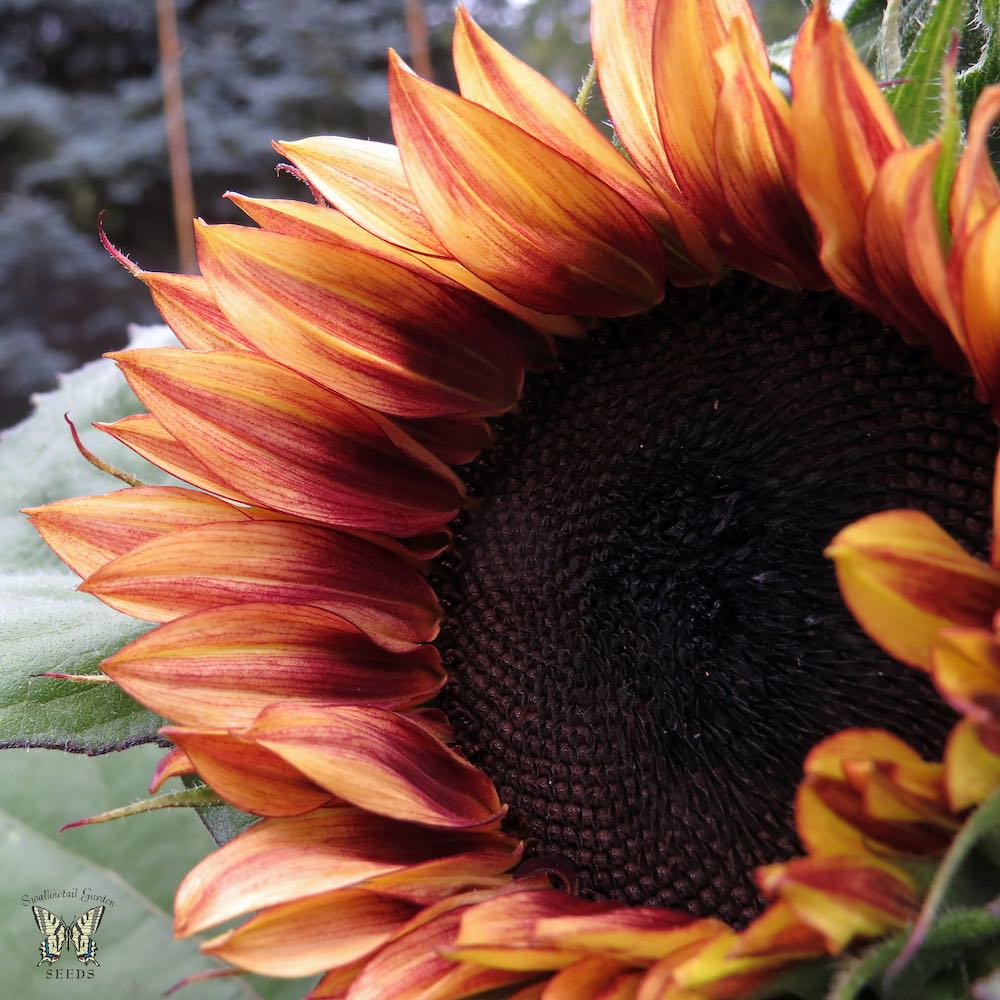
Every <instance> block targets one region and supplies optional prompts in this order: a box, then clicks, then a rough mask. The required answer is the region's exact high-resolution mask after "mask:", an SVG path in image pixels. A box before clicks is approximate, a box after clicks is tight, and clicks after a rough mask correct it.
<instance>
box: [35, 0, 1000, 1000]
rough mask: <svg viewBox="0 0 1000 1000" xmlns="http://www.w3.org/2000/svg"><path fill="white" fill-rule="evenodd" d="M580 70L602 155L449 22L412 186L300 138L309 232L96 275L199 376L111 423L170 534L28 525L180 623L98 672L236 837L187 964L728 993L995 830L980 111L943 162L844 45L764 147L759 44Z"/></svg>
mask: <svg viewBox="0 0 1000 1000" xmlns="http://www.w3.org/2000/svg"><path fill="white" fill-rule="evenodd" d="M591 27H592V39H593V46H594V52H595V57H596V69H597V76H598V78H599V81H600V87H601V91H602V93H603V95H604V98H605V101H606V103H607V106H608V109H609V112H610V115H611V118H612V120H613V123H614V128H615V132H616V135H617V138H618V140H620V144H621V145H622V146H623V147H624V150H625V151H626V154H627V155H623V154H622V152H620V151H619V150H618V149H616V148H615V147H614V146H613V145H612V144H610V143H609V142H607V141H606V139H605V138H604V137H603V136H602V135H601V133H600V132H599V131H598V130H597V129H596V128H595V127H594V126H593V125H591V124H590V122H589V121H588V119H587V118H586V117H585V116H584V115H583V114H582V113H581V111H580V109H579V108H578V107H577V105H576V104H574V102H573V101H571V100H570V99H568V98H567V97H565V96H564V95H563V94H562V93H561V92H560V91H559V90H558V89H557V88H555V87H554V86H553V85H552V84H551V83H550V82H548V81H547V80H545V79H544V78H543V77H541V76H540V75H538V74H537V73H535V72H534V71H533V70H532V69H530V68H529V67H528V66H526V65H524V64H523V63H522V62H520V61H519V60H517V59H516V58H515V57H513V56H512V55H511V54H509V53H508V52H506V51H505V50H504V49H503V48H502V47H500V46H499V45H498V44H497V43H496V42H495V41H493V40H492V39H491V38H490V37H489V36H488V35H486V34H485V33H484V32H483V31H482V30H481V29H480V28H479V27H478V26H477V25H476V24H475V23H474V22H473V21H472V19H471V18H470V17H469V15H468V14H467V13H466V12H465V11H464V10H462V9H461V8H460V9H459V12H458V21H457V28H456V32H455V42H454V60H455V69H456V74H457V78H458V82H459V88H460V91H461V93H460V95H459V94H455V93H452V92H450V91H448V90H445V89H442V88H440V87H437V86H435V85H433V84H431V83H429V82H427V81H424V80H421V79H419V78H418V77H417V76H415V75H413V74H412V73H411V72H410V71H409V70H408V69H407V67H406V66H405V65H404V64H403V63H402V62H401V61H400V60H399V59H398V58H397V57H396V56H395V55H392V54H391V58H390V75H389V90H390V101H391V110H392V120H393V129H394V133H395V138H396V145H394V146H392V145H384V144H379V143H375V142H366V141H358V140H351V139H343V138H330V137H321V138H312V139H306V140H303V141H299V142H279V143H276V144H275V145H276V148H277V149H278V150H279V152H280V153H281V154H282V155H283V156H284V157H286V158H287V160H288V161H289V162H290V164H291V169H292V170H293V172H295V173H296V174H297V175H298V176H299V177H300V179H301V180H303V181H304V182H305V183H306V184H307V185H308V187H309V189H310V190H311V192H312V194H313V196H314V200H313V203H308V202H299V201H282V200H258V199H251V198H247V197H243V196H240V195H230V196H229V197H230V198H231V199H232V200H233V201H234V202H235V203H236V204H237V205H238V206H239V207H240V208H241V209H242V210H243V211H244V212H246V214H247V215H248V216H249V217H250V218H251V219H252V220H253V222H255V223H256V227H241V226H229V225H218V226H207V225H204V224H202V223H199V224H198V225H197V238H198V247H199V262H200V267H201V271H202V274H201V275H200V276H177V275H169V274H159V273H149V272H145V271H143V270H141V269H140V268H139V267H137V266H136V265H135V264H133V263H132V262H130V261H129V260H128V259H127V258H125V257H124V256H123V255H122V254H120V253H119V252H118V251H117V250H116V249H115V248H114V247H112V246H111V244H110V243H107V246H108V248H109V250H111V252H112V253H113V254H114V255H115V256H117V257H118V258H119V260H120V261H121V262H122V263H123V264H124V265H125V266H126V267H128V268H129V269H130V270H131V271H132V272H133V273H134V274H135V275H136V276H137V277H138V278H139V279H141V280H142V281H143V282H145V283H146V284H147V286H148V287H149V289H150V291H151V293H152V296H153V298H154V301H155V302H156V304H157V306H158V307H159V309H160V311H161V312H162V314H163V316H164V318H165V320H166V322H167V323H168V324H169V325H170V327H171V328H172V329H173V331H174V332H175V334H176V335H177V337H178V339H179V340H180V341H181V343H182V344H183V345H184V348H185V349H184V350H175V349H150V350H133V351H126V352H122V353H118V354H115V355H113V357H114V358H115V360H116V361H117V363H118V365H119V367H120V368H121V370H122V371H123V373H124V375H125V377H126V378H127V380H128V381H129V383H130V385H131V386H132V387H133V389H134V390H135V392H136V393H137V395H138V396H139V398H140V399H141V400H142V402H143V403H144V404H145V406H146V408H147V410H148V413H146V414H143V415H139V416H134V417H128V418H126V419H124V420H122V421H119V422H117V423H115V424H111V425H105V426H103V429H104V430H106V431H107V432H108V433H109V434H111V435H112V436H113V437H115V438H117V439H118V440H120V441H123V442H124V443H126V444H127V445H129V446H130V447H131V448H133V449H134V450H135V451H137V452H138V453H139V454H141V455H143V456H145V457H146V458H148V459H150V460H151V461H153V462H154V463H156V464H157V465H158V466H160V467H161V468H163V469H165V470H167V471H169V472H171V473H173V474H175V475H176V476H178V477H179V478H180V479H182V480H184V481H186V482H187V483H189V484H191V486H192V487H194V488H193V489H183V488H173V487H155V488H151V487H144V486H138V487H134V488H130V489H127V490H122V491H119V492H115V493H110V494H108V495H106V496H100V497H85V498H78V499H73V500H66V501H61V502H58V503H54V504H50V505H48V506H46V507H42V508H37V509H35V510H33V511H31V512H30V513H31V516H32V517H33V519H34V523H35V525H36V527H37V528H38V530H39V531H40V532H41V533H42V535H43V536H44V537H45V539H46V541H47V542H48V543H49V544H50V545H51V546H52V547H53V548H54V549H55V550H56V552H58V553H59V555H60V556H61V557H62V558H63V559H64V560H65V561H66V562H67V563H68V564H69V565H70V566H71V567H72V568H73V569H74V570H76V571H77V572H78V573H79V574H80V575H81V576H82V577H83V578H84V582H83V583H82V584H81V589H83V590H84V591H86V592H88V593H90V594H93V595H95V596H96V597H98V598H100V599H101V600H102V601H104V602H105V603H107V604H109V605H111V606H112V607H114V608H117V609H118V610H120V611H123V612H125V613H127V614H130V615H134V616H136V617H139V618H142V619H145V620H148V621H152V622H157V623H160V624H159V626H158V627H157V628H156V629H154V630H153V631H151V632H149V633H147V634H146V635H144V636H142V637H141V638H139V639H137V640H136V641H134V642H132V643H131V644H130V645H128V646H126V647H125V648H124V649H122V650H121V651H120V652H118V653H116V654H115V655H113V656H112V657H110V658H109V659H108V660H107V661H106V662H105V663H104V671H105V673H106V674H107V675H108V676H109V677H110V678H112V679H113V680H114V681H116V682H117V683H118V684H119V685H120V686H121V687H122V688H123V689H124V690H125V691H126V692H128V693H129V694H130V695H132V696H133V697H134V698H136V699H137V700H138V701H140V702H142V703H143V704H145V705H147V706H148V707H150V708H151V709H152V710H154V711H156V712H158V713H160V714H162V715H164V716H166V717H167V718H168V719H170V720H171V724H170V725H169V726H167V727H166V728H165V729H163V730H162V734H163V736H164V737H165V738H166V739H167V740H169V741H170V743H171V744H172V748H171V749H170V750H169V751H168V753H167V754H166V756H165V757H164V759H163V761H162V763H161V765H160V766H159V768H158V769H157V773H156V775H155V776H154V786H158V785H159V784H160V783H162V782H163V781H165V780H166V779H167V778H169V777H172V776H176V775H197V776H198V778H199V779H201V780H202V781H203V782H205V783H206V784H207V785H209V786H210V787H211V789H213V790H214V792H215V793H217V794H218V796H220V797H221V798H222V799H223V800H225V801H226V802H228V803H230V804H232V805H234V806H236V807H238V808H239V809H242V810H244V811H246V812H248V813H251V814H253V815H254V816H258V817H263V819H262V820H261V821H260V822H257V823H254V824H253V825H251V826H249V827H248V828H247V829H246V830H245V831H244V832H243V833H241V834H240V835H239V836H237V837H236V838H235V839H233V840H232V841H231V842H229V843H228V844H226V845H224V846H222V847H220V849H219V850H217V851H215V852H214V853H213V854H211V855H210V856H209V857H207V858H206V859H205V860H204V861H203V862H202V863H201V864H199V865H198V866H197V867H196V868H195V869H194V870H193V871H192V872H191V873H190V874H189V875H188V877H187V878H186V879H185V880H184V882H183V884H182V885H181V887H180V889H179V891H178V895H177V900H176V927H177V931H178V933H179V934H191V933H196V932H200V931H202V930H204V929H206V928H209V927H213V926H216V925H218V924H221V923H223V922H226V921H229V920H232V919H233V918H236V917H242V916H245V915H247V914H250V913H253V914H254V915H253V916H251V917H250V918H249V919H247V920H245V921H244V922H243V923H242V924H241V925H239V926H237V927H236V928H235V929H232V930H228V931H225V932H224V933H222V934H220V935H218V936H216V937H214V938H212V939H210V940H208V941H207V942H205V944H204V946H203V948H204V950H205V951H206V952H208V953H210V954H212V955H215V956H218V957H219V958H221V959H223V960H225V961H226V962H228V963H230V964H231V965H232V966H234V967H235V968H237V969H245V970H250V971H254V972H260V973H264V974H268V975H274V976H299V975H309V974H314V973H318V972H325V975H324V977H323V979H322V980H321V981H320V983H319V984H318V985H317V986H316V988H315V989H314V990H313V992H312V993H311V994H310V996H311V997H313V998H334V997H349V998H351V1000H357V998H366V1000H370V998H375V997H380V998H381V997H384V998H390V997H391V998H400V997H411V998H417V997H421V998H424V1000H429V998H431V997H434V998H449V997H456V998H457V997H466V996H474V995H476V994H479V993H482V992H485V991H489V990H494V989H499V988H515V989H517V990H518V992H517V993H516V996H517V997H518V998H520V1000H527V998H529V997H544V998H546V1000H554V998H559V997H572V998H587V997H594V998H596V997H604V998H611V997H639V998H641V1000H654V998H658V1000H698V998H703V997H735V996H741V995H745V994H746V993H747V992H748V991H751V990H753V989H755V988H757V987H759V986H761V985H762V984H765V983H768V982H769V981H771V980H772V979H773V978H774V977H775V976H776V975H777V974H778V973H779V972H781V971H782V970H785V969H787V968H788V967H789V966H793V965H796V964H797V963H802V962H805V961H807V960H810V959H813V958H816V957H817V956H824V955H838V954H840V953H842V952H844V951H845V949H848V948H850V947H851V946H854V945H856V944H857V943H858V942H859V941H863V940H866V939H871V938H877V937H879V936H882V935H885V934H887V933H888V932H890V931H893V930H898V929H899V928H902V927H905V926H906V925H907V924H909V923H910V922H912V921H913V920H914V919H915V918H916V917H917V914H918V910H919V906H920V903H921V899H922V897H923V895H924V893H925V892H926V889H927V881H926V878H924V877H923V875H922V874H921V872H925V871H926V869H927V865H928V864H930V865H932V866H933V865H936V864H937V863H938V862H939V861H940V859H941V857H942V856H943V855H944V853H945V852H946V851H947V850H948V848H949V845H950V844H951V843H952V841H953V840H954V838H955V837H956V834H957V833H958V832H959V830H960V828H961V826H962V822H963V820H964V818H965V815H966V814H967V813H968V811H969V810H970V808H971V807H973V806H975V805H976V804H978V803H980V802H982V801H983V800H984V799H986V798H987V797H988V796H989V795H991V794H992V792H993V791H994V790H995V789H996V787H997V786H998V785H1000V756H998V754H1000V709H998V708H997V706H998V704H1000V698H998V695H1000V640H997V639H996V638H995V635H994V632H993V615H994V612H995V611H996V610H997V609H998V608H1000V569H998V568H996V565H997V564H1000V559H998V557H997V554H996V551H994V553H993V557H992V562H989V561H987V560H986V559H985V558H983V559H980V558H977V557H976V556H973V555H969V554H968V553H967V549H971V550H972V551H973V552H977V553H979V554H981V555H983V556H984V557H985V555H986V548H987V546H988V538H989V536H990V533H991V531H992V514H991V510H992V509H993V505H992V504H991V501H990V491H991V480H992V476H993V466H994V462H995V459H996V453H997V452H996V432H995V427H994V425H993V423H992V421H991V419H990V414H989V410H988V409H987V407H986V406H985V405H984V404H985V403H988V404H992V405H993V406H994V407H995V406H996V405H997V401H998V398H1000V392H998V387H1000V372H998V366H1000V352H997V351H996V349H995V346H994V344H995V340H996V331H997V330H998V329H1000V288H998V285H997V277H996V270H995V261H996V260H998V259H1000V183H998V181H997V179H996V177H995V175H994V173H993V171H992V167H991V165H990V161H989V159H988V155H987V151H986V139H987V136H988V133H989V130H990V127H991V125H992V123H993V120H994V118H995V117H996V116H997V114H998V112H1000V88H995V87H994V88H988V89H986V90H985V91H984V93H983V95H982V96H981V98H980V100H979V102H978V105H977V107H976V110H975V112H974V114H973V117H972V120H971V124H970V130H969V137H968V143H967V148H966V150H965V152H964V153H963V154H962V156H961V158H960V160H958V161H956V159H955V158H954V157H952V155H951V152H952V148H951V146H949V143H948V141H947V135H946V132H947V129H948V128H949V127H952V126H954V125H955V120H956V112H955V109H954V99H953V95H952V98H951V101H950V104H949V105H948V107H946V114H945V127H944V129H943V130H942V133H941V134H940V135H938V136H935V137H932V138H930V139H928V140H927V141H926V142H923V143H922V144H919V145H915V146H914V145H911V144H910V143H909V142H908V141H907V139H906V138H905V136H904V134H903V131H902V129H901V127H900V125H899V124H898V123H897V121H896V118H895V117H894V114H893V112H892V111H891V110H890V107H889V105H888V104H887V102H886V99H885V97H884V96H883V94H882V92H881V91H880V88H879V87H878V86H877V85H876V83H875V82H874V80H873V79H872V78H871V76H870V75H869V74H868V71H867V70H866V69H865V68H864V66H863V64H862V63H861V62H860V60H859V59H858V57H857V56H856V54H855V53H854V51H853V49H852V47H851V44H850V42H849V40H848V37H847V34H846V32H845V30H844V28H843V26H842V25H841V24H839V23H837V22H835V21H833V20H831V19H830V17H829V15H828V13H827V11H826V7H825V4H823V3H816V4H814V5H813V7H812V10H811V11H810V13H809V15H808V17H807V19H806V22H805V24H804V26H803V28H802V31H801V33H800V35H799V37H798V40H797V43H796V47H795V52H794V58H793V63H792V69H791V91H792V98H791V101H790V102H789V101H788V100H786V98H785V97H784V96H783V95H782V93H781V91H780V90H779V88H778V87H777V86H776V84H775V83H774V82H773V80H772V77H771V72H770V65H769V61H768V57H767V52H766V49H765V48H764V45H763V42H762V40H761V37H760V34H759V31H758V28H757V26H756V23H755V21H754V19H753V16H752V13H751V11H750V9H749V6H748V5H747V4H746V3H745V2H743V0H715V2H698V0H659V2H653V0H595V2H594V4H593V11H592V25H591ZM950 71H951V70H950V69H949V68H948V67H946V88H945V89H946V94H947V89H948V88H947V79H948V73H949V72H950ZM946 103H947V102H946ZM102 235H103V234H102ZM106 242H107V241H106ZM991 262H992V263H991ZM665 282H669V288H668V289H667V290H666V292H665ZM557 343H558V347H557V346H556V345H557ZM526 372H527V373H529V376H528V379H527V388H526V387H525V385H526V383H525V378H526V376H525V373H526ZM970 373H971V375H972V376H973V378H969V374H970ZM974 390H975V391H974ZM456 466H463V467H464V468H463V471H462V473H461V475H459V474H458V473H456V471H455V467H456ZM939 525H940V526H939ZM952 536H955V538H957V541H956V540H955V538H953V537H952ZM831 539H832V541H831ZM824 549H826V553H827V555H828V556H829V557H830V558H831V559H832V560H833V562H834V565H835V569H836V578H837V580H838V581H839V585H840V591H842V593H843V597H844V598H845V600H846V607H845V602H844V601H842V600H841V597H840V593H838V589H837V585H836V582H835V580H834V573H833V572H832V571H831V569H830V566H829V564H828V563H827V562H825V561H824V556H823V553H824ZM848 608H849V609H850V611H848ZM851 612H853V614H854V616H856V618H857V621H858V622H860V624H861V626H862V627H863V629H864V630H865V632H867V633H868V635H869V636H870V637H871V638H873V639H874V640H875V642H876V643H877V644H878V646H880V647H881V649H879V648H877V647H876V645H875V644H873V643H872V642H871V641H870V639H869V638H867V637H866V636H865V635H864V634H863V633H862V632H861V631H860V630H859V629H858V628H857V627H856V625H855V624H854V622H853V620H852V618H851ZM893 657H894V658H896V659H899V660H902V661H903V662H904V663H905V664H907V665H909V666H910V667H912V668H915V669H906V668H905V667H903V666H900V665H899V664H896V663H894V662H893V661H892V658H893ZM935 688H936V691H935ZM937 692H940V694H941V695H942V696H943V698H939V697H938V694H937ZM945 703H947V705H950V706H952V707H954V708H955V709H957V710H958V711H959V712H960V713H961V714H962V715H963V719H962V720H961V721H960V722H958V723H957V725H954V726H953V722H954V715H953V714H952V713H951V711H950V710H949V709H948V708H947V707H946V704H945ZM949 730H951V731H950V734H949ZM942 752H943V753H944V759H943V761H942V762H937V758H939V757H940V756H941V754H942ZM802 772H804V777H803V778H802V780H801V781H800V780H799V779H800V775H801V774H802ZM641 904H646V905H641ZM921 919H923V917H922V918H921Z"/></svg>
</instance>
